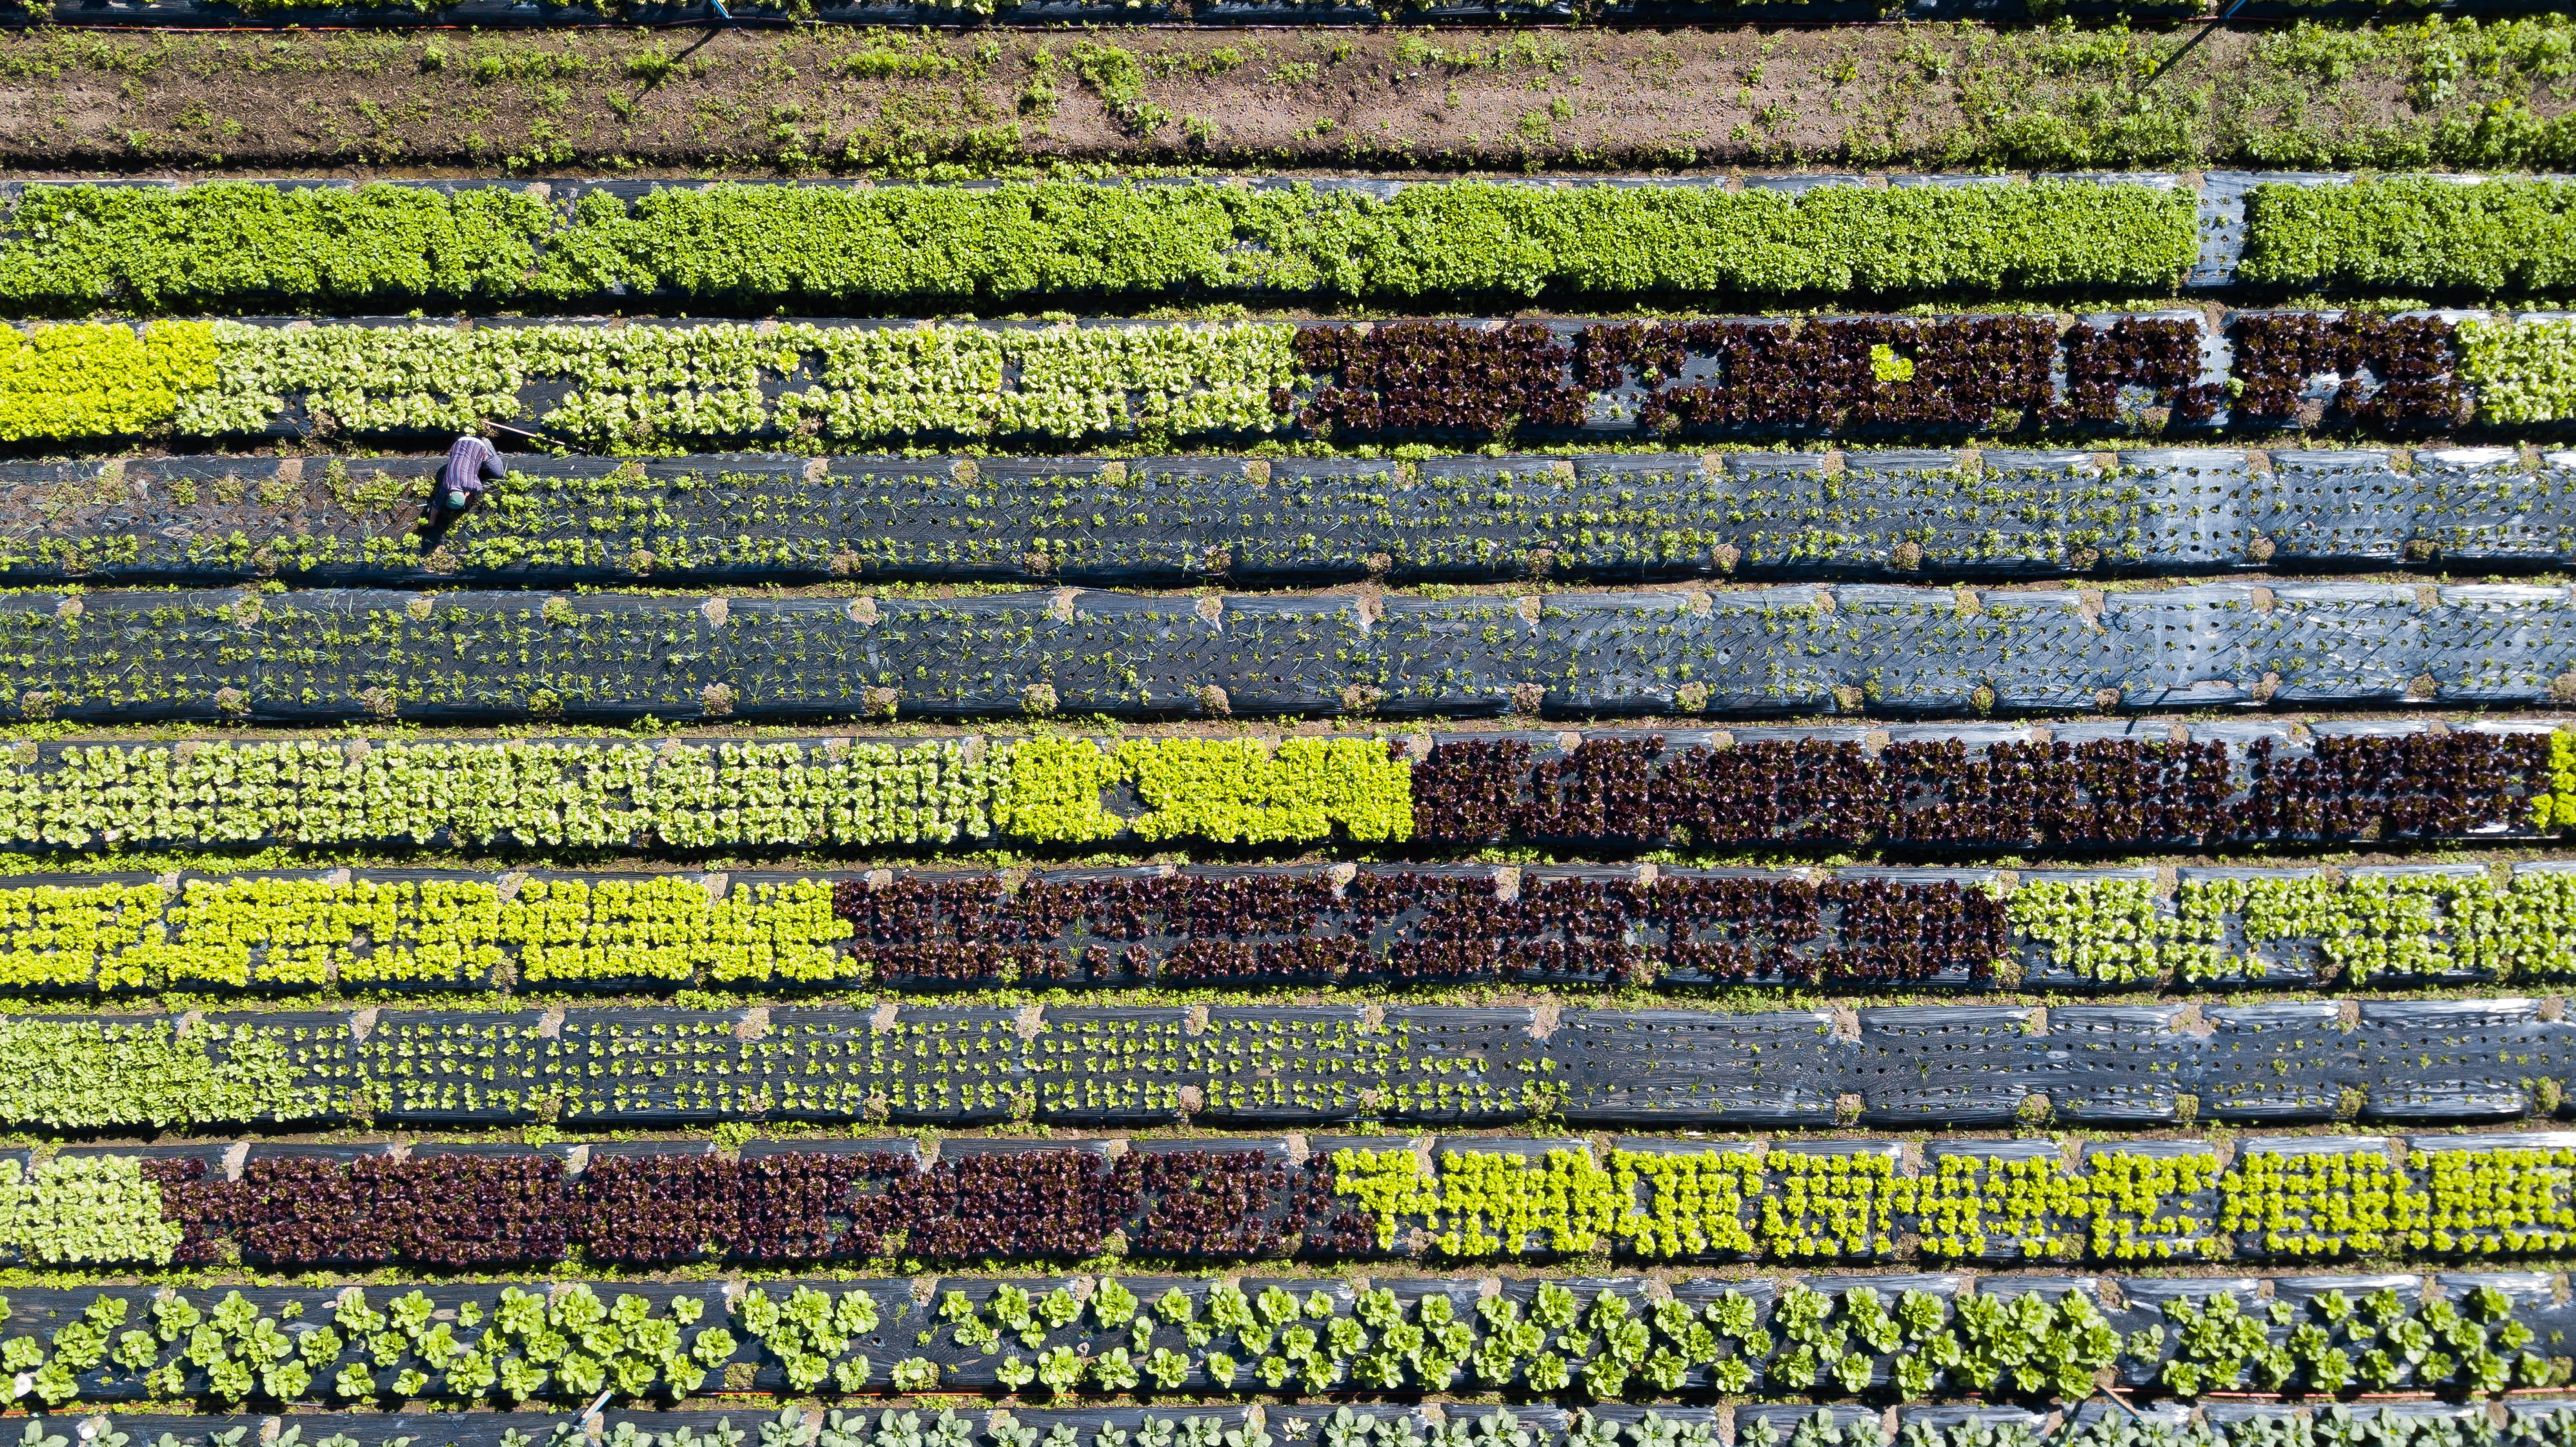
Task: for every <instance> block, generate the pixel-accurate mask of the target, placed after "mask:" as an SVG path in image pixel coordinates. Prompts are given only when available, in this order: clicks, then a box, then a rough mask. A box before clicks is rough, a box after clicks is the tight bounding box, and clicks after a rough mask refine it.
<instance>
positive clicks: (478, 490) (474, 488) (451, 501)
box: [432, 432, 510, 512]
mask: <svg viewBox="0 0 2576 1447" xmlns="http://www.w3.org/2000/svg"><path fill="white" fill-rule="evenodd" d="M509 475H510V474H509V473H508V472H507V471H506V470H505V469H504V468H503V467H502V466H501V458H500V456H499V454H497V453H495V452H493V450H492V444H491V443H489V442H486V441H484V440H483V439H482V438H480V437H477V436H475V435H474V434H472V433H470V432H469V433H467V434H465V435H464V436H462V437H459V438H457V439H456V445H455V446H453V447H450V448H448V449H447V465H446V466H444V467H441V468H440V469H439V470H438V491H439V495H438V496H436V497H434V498H433V499H432V501H433V502H444V503H446V504H447V506H448V508H449V510H450V511H453V512H463V511H465V509H467V508H469V507H471V506H473V505H474V499H476V498H478V497H480V496H482V495H483V489H485V488H487V487H489V486H491V485H492V483H495V482H499V481H500V480H501V479H502V478H505V477H507V476H509ZM487 479H488V480H487Z"/></svg>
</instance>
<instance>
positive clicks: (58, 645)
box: [0, 583, 2576, 721]
mask: <svg viewBox="0 0 2576 1447" xmlns="http://www.w3.org/2000/svg"><path fill="white" fill-rule="evenodd" d="M0 635H5V637H6V639H7V642H6V643H5V645H0V696H5V698H6V700H7V701H8V704H9V706H10V707H9V711H10V712H11V713H13V714H14V715H15V716H17V717H21V718H64V719H88V720H100V721H107V720H138V721H139V720H157V719H192V718H200V719H210V718H223V717H256V718H269V719H281V720H325V719H362V718H367V717H371V716H372V717H393V716H401V717H413V718H425V719H426V718H459V719H464V718H515V717H543V716H546V715H548V714H560V715H562V716H565V717H590V718H631V717H635V716H639V715H647V714H649V715H652V716H655V717H658V718H675V717H676V718H688V717H711V716H726V715H736V716H743V717H798V716H816V715H835V714H838V715H853V714H858V713H860V712H862V711H869V712H885V711H898V712H901V713H903V714H907V715H919V716H930V717H942V716H945V717H975V716H992V715H1019V714H1022V713H1026V712H1045V711H1051V710H1054V709H1061V710H1063V711H1065V712H1068V713H1077V714H1079V713H1101V714H1116V715H1129V716H1134V715H1168V714H1193V713H1200V712H1205V711H1221V712H1232V713H1244V714H1325V713H1338V712H1345V711H1363V712H1364V711H1368V710H1371V709H1374V710H1375V711H1378V712H1381V713H1385V714H1425V713H1444V714H1492V713H1501V712H1504V711H1506V710H1510V709H1514V708H1519V709H1522V710H1524V711H1538V710H1539V709H1545V710H1547V711H1551V712H1564V711H1575V712H1624V713H1676V714H1691V713H1709V714H1743V713H1754V714H1759V713H1773V714H1779V713H1817V712H1833V711H1835V710H1837V709H1843V710H1850V711H1862V710H1866V711H1870V712H1886V713H1897V714H1902V713H1916V712H1922V713H1942V712H1968V711H1983V710H2001V711H2006V712H2022V711H2041V710H2091V709H2097V708H2114V707H2127V708H2190V707H2206V706H2210V705H2218V704H2241V703H2256V702H2269V703H2274V704H2293V703H2319V704H2340V705H2356V704H2369V703H2398V702H2406V701H2412V702H2419V703H2420V702H2424V701H2428V700H2435V699H2438V700H2440V701H2442V702H2445V703H2452V704H2461V703H2469V704H2493V705H2531V704H2540V703H2545V702H2547V701H2549V700H2551V699H2553V698H2558V697H2562V696H2566V695H2568V694H2570V693H2576V602H2571V599H2570V594H2569V590H2568V589H2567V588H2565V587H2563V586H2558V587H2539V586H2527V585H2517V584H2473V585H2446V586H2440V587H2434V586H2429V585H2426V586H2413V585H2404V584H2375V583H2302V584H2289V583H2284V584H2279V585H2276V586H2274V587H2271V588H2268V589H2258V588H2254V587H2251V586H2247V585H2241V584H2208V585H2201V586H2196V587H2182V588H2170V589H2164V590H2160V591H2155V592H2134V593H2113V594H2110V595H2109V596H2107V597H2105V596H2101V595H2093V594H2086V593H2079V592H2073V591H2061V592H2027V593H2015V592H1999V591H1986V592H1982V593H1979V592H1971V591H1967V590H1951V589H1945V588H1901V587H1890V586H1880V585H1869V584H1845V585H1837V586H1832V587H1778V588H1765V589H1740V590H1720V591H1708V592H1700V591H1655V592H1592V593H1585V592H1569V593H1556V594H1548V595H1544V596H1540V595H1528V596H1522V597H1504V596H1462V597H1451V598H1427V597H1410V596H1388V597H1384V598H1379V599H1373V598H1367V597H1360V596H1351V595H1277V594H1248V595H1246V594H1234V595H1226V596H1223V597H1209V596H1201V597H1188V596H1172V595H1144V594H1130V593H1113V592H1101V591H1093V590H1082V589H1060V590H1056V591H1053V592H1028V593H1020V594H1011V595H1000V596H985V597H967V598H947V599H913V598H875V597H860V598H854V599H853V598H838V597H806V598H762V597H748V598H736V599H694V600H693V599H687V598H668V597H648V596H632V595H614V594H589V595H582V596H576V597H541V596H537V595H534V594H529V593H492V592H458V593H446V594H439V595H435V596H432V595H426V594H405V593H395V592H368V591H338V590H312V591H306V592H291V593H284V594H274V595H264V594H260V593H256V592H234V591H196V592H172V593H131V592H97V593H86V594H80V595H71V594H53V593H21V594H15V595H12V596H10V597H8V598H7V599H6V600H5V601H0ZM1040 700H1043V702H1040Z"/></svg>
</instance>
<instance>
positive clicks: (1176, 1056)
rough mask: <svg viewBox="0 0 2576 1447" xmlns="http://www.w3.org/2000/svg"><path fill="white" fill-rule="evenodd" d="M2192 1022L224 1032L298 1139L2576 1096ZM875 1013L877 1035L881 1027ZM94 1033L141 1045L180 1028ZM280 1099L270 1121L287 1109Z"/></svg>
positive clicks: (2486, 1051) (1346, 1019)
mask: <svg viewBox="0 0 2576 1447" xmlns="http://www.w3.org/2000/svg"><path fill="white" fill-rule="evenodd" d="M2185 1008H2186V1007H2184V1006H2180V1005H2171V1006H2145V1007H2140V1006H2061V1007H2058V1008H2054V1009H2051V1010H2049V1011H2047V1012H2046V1017H2045V1019H2046V1029H2044V1030H2034V1029H2033V1028H2032V1026H2033V1022H2034V1021H2035V1020H2037V1019H2038V1018H2039V1017H2038V1016H2037V1015H2036V1014H2035V1013H2034V1012H2033V1011H2032V1010H2030V1009H2027V1008H2023V1007H2014V1006H1995V1007H1935V1008H1924V1007H1890V1008H1864V1009H1862V1010H1861V1011H1860V1012H1859V1016H1858V1018H1859V1030H1858V1034H1857V1036H1856V1037H1854V1036H1846V1035H1844V1034H1842V1033H1839V1032H1838V1031H1837V1030H1836V1028H1835V1025H1834V1017H1833V1015H1832V1013H1831V1012H1828V1011H1784V1012H1776V1013H1767V1014H1742V1015H1736V1014H1715V1013H1701V1012H1692V1011H1679V1010H1569V1011H1566V1012H1564V1013H1563V1014H1562V1015H1561V1016H1560V1017H1558V1018H1557V1019H1556V1021H1555V1023H1554V1025H1553V1028H1552V1029H1550V1030H1548V1031H1547V1032H1546V1033H1545V1034H1544V1035H1542V1034H1541V1033H1540V1030H1539V1015H1538V1013H1537V1011H1536V1010H1535V1009H1533V1008H1528V1007H1504V1006H1492V1007H1444V1006H1387V1007H1384V1008H1383V1009H1382V1010H1380V1011H1379V1012H1378V1018H1376V1019H1375V1020H1374V1021H1372V1019H1371V1018H1370V1012H1369V1011H1368V1010H1366V1009H1363V1008H1362V1007H1359V1006H1232V1005H1225V1006H1210V1007H1207V1008H1206V1011H1205V1020H1204V1023H1203V1024H1202V1025H1200V1026H1199V1027H1198V1028H1196V1029H1193V1028H1191V1014H1192V1012H1191V1011H1190V1010H1189V1009H1186V1008H1181V1007H1087V1006H1052V1007H1048V1008H1047V1009H1045V1010H1044V1011H1043V1012H1041V1013H1040V1014H1039V1015H1038V1016H1037V1017H1036V1022H1035V1026H1034V1029H1032V1028H1030V1025H1029V1021H1028V1018H1027V1017H1026V1016H1024V1015H1023V1014H1022V1013H1021V1012H1019V1011H1014V1010H1009V1009H996V1008H980V1007H940V1006H922V1005H901V1006H894V1007H880V1008H879V1009H877V1010H873V1011H871V1010H860V1009H851V1008H847V1007H837V1006H813V1007H784V1006H782V1007H771V1008H768V1009H765V1010H764V1011H762V1016H763V1018H764V1019H765V1024H761V1023H757V1022H755V1021H754V1020H753V1018H752V1017H751V1016H750V1015H749V1014H748V1012H746V1011H742V1010H735V1011H702V1010H683V1009H668V1008H640V1009H636V1008H630V1009H601V1010H593V1009H580V1008H576V1009H572V1010H568V1011H566V1012H565V1013H564V1015H563V1017H562V1022H561V1028H560V1030H559V1031H558V1032H555V1033H549V1032H548V1029H547V1027H546V1025H545V1023H544V1019H543V1017H542V1015H541V1013H539V1012H520V1013H517V1014H508V1013H501V1014H494V1013H485V1012H414V1011H402V1010H383V1011H380V1012H378V1013H376V1014H375V1016H374V1018H373V1020H372V1022H371V1023H370V1024H369V1025H368V1028H366V1029H365V1031H364V1032H363V1034H362V1033H361V1032H360V1031H359V1030H357V1029H355V1028H353V1020H352V1017H351V1016H349V1015H347V1014H345V1013H342V1014H332V1013H319V1012H315V1013H288V1014H275V1013H265V1014H264V1013H254V1012H217V1013H213V1014H209V1015H207V1016H205V1017H204V1023H203V1026H201V1027H200V1028H205V1027H223V1028H222V1030H220V1031H219V1032H218V1035H219V1036H221V1037H224V1038H221V1039H219V1040H218V1042H217V1044H218V1048H219V1049H221V1048H224V1046H225V1044H226V1042H227V1041H230V1042H233V1043H237V1042H239V1041H240V1040H241V1039H243V1038H244V1037H245V1036H246V1035H256V1036H263V1037H267V1038H268V1039H270V1040H273V1041H275V1042H276V1043H277V1045H278V1047H279V1048H280V1049H281V1050H282V1052H283V1053H284V1055H285V1057H286V1058H287V1060H288V1061H289V1062H290V1064H291V1068H292V1071H293V1073H294V1080H295V1085H296V1090H297V1092H298V1093H297V1094H296V1095H295V1096H294V1097H292V1098H293V1100H294V1101H295V1102H297V1103H296V1104H294V1105H292V1106H289V1107H285V1108H286V1109H288V1110H290V1112H292V1113H294V1114H295V1118H293V1119H279V1120H273V1121H265V1122H260V1123H265V1124H275V1125H280V1126H298V1125H310V1124H317V1123H330V1122H341V1121H356V1120H367V1119H373V1120H375V1121H378V1122H380V1123H385V1124H421V1125H433V1124H434V1125H469V1124H470V1125H506V1124H513V1123H522V1122H527V1121H532V1120H536V1119H538V1118H540V1117H544V1116H559V1118H560V1119H562V1120H563V1121H564V1122H566V1123H568V1124H579V1125H587V1126H609V1127H633V1126H652V1125H678V1124H686V1123H696V1122H714V1121H726V1120H771V1121H800V1120H801V1121H818V1122H849V1121H859V1120H867V1119H876V1118H884V1119H891V1120H896V1121H905V1122H918V1123H926V1124H937V1125H953V1126H971V1125H981V1124H991V1123H995V1122H1000V1121H1004V1120H1008V1119H1010V1118H1012V1117H1013V1116H1014V1114H1016V1113H1017V1112H1018V1111H1019V1110H1020V1108H1021V1107H1022V1105H1023V1102H1022V1100H1021V1099H1020V1097H1021V1096H1022V1095H1023V1094H1026V1095H1028V1096H1030V1097H1032V1099H1033V1102H1034V1110H1035V1113H1036V1118H1037V1119H1039V1120H1041V1121H1047V1122H1052V1123H1057V1124H1065V1125H1092V1126H1116V1125H1155V1124H1167V1123H1180V1122H1183V1121H1193V1122H1196V1123H1199V1124H1202V1125H1213V1126H1226V1127H1235V1128H1244V1129H1252V1128H1259V1127H1264V1126H1274V1125H1275V1126H1286V1125H1329V1124H1333V1123H1337V1122H1345V1121H1355V1120H1364V1119H1365V1120H1383V1121H1389V1122H1408V1123H1424V1124H1446V1125H1501V1124H1508V1123H1513V1122H1518V1121H1525V1120H1530V1119H1534V1118H1540V1117H1545V1116H1550V1115H1555V1116H1560V1117H1561V1118H1563V1119H1565V1120H1567V1121H1571V1122H1575V1123H1580V1124H1591V1125H1626V1126H1638V1127H1682V1126H1708V1125H1737V1126H1781V1127H1799V1126H1807V1127H1813V1126H1830V1125H1832V1124H1833V1123H1834V1121H1835V1117H1836V1111H1837V1107H1838V1104H1839V1103H1840V1099H1841V1097H1843V1096H1845V1095H1852V1096H1857V1097H1858V1098H1859V1100H1860V1119H1861V1121H1862V1122H1864V1123H1866V1124H1875V1125H1885V1126H1898V1127H1913V1128H1940V1127H1944V1126H1961V1127H1968V1126H1975V1127H1994V1126H2010V1125H2012V1124H2013V1123H2014V1121H2015V1120H2016V1119H2017V1118H2018V1117H2019V1113H2020V1111H2021V1110H2022V1108H2023V1106H2024V1104H2025V1102H2026V1101H2027V1099H2028V1098H2029V1097H2032V1096H2045V1097H2046V1098H2047V1099H2048V1101H2049V1102H2050V1103H2051V1106H2052V1108H2053V1109H2054V1110H2055V1111H2057V1112H2058V1113H2060V1114H2061V1115H2062V1116H2064V1117H2065V1118H2067V1119H2071V1120H2078V1121H2098V1122H2102V1123H2104V1124H2117V1125H2130V1126H2152V1125H2160V1124H2170V1123H2172V1122H2174V1121H2177V1120H2179V1119H2181V1118H2182V1102H2181V1099H2180V1098H2181V1097H2182V1096H2184V1095H2190V1096H2193V1097H2194V1098H2195V1100H2196V1109H2197V1116H2198V1118H2200V1119H2204V1120H2218V1121H2228V1122H2276V1123H2277V1122H2302V1121H2327V1120H2332V1119H2334V1118H2336V1117H2337V1115H2338V1114H2339V1113H2341V1112H2343V1111H2344V1110H2345V1109H2346V1107H2347V1103H2348V1097H2350V1098H2355V1099H2358V1101H2359V1112H2360V1115H2361V1117H2362V1118H2364V1119H2368V1120H2375V1121H2398V1122H2404V1121H2478V1120H2512V1119H2517V1118H2522V1117H2526V1116H2529V1115H2531V1114H2533V1113H2534V1112H2535V1111H2537V1110H2539V1109H2540V1108H2541V1106H2540V1102H2541V1101H2542V1100H2543V1099H2544V1098H2549V1099H2554V1098H2556V1095H2555V1093H2553V1092H2551V1091H2544V1090H2543V1089H2542V1088H2541V1087H2542V1085H2543V1083H2544V1082H2557V1083H2558V1089H2559V1090H2560V1091H2563V1090H2564V1087H2565V1086H2566V1085H2567V1084H2568V1083H2569V1082H2570V1081H2571V1079H2576V1025H2571V1024H2568V1023H2565V1022H2561V1021H2555V1020H2546V1019H2543V1018H2542V1017H2541V1009H2542V1002H2541V1001H2539V1000H2537V999H2527V998H2523V999H2488V1000H2466V1001H2424V1002H2418V1001H2388V1000H2372V1001H2364V1002H2362V1003H2361V1005H2360V1007H2359V1010H2360V1014H2359V1019H2358V1022H2357V1023H2356V1024H2355V1025H2354V1026H2353V1027H2351V1028H2350V1029H2348V1030H2347V1029H2346V1028H2345V1027H2344V1026H2343V1025H2342V1024H2341V1023H2340V1021H2339V1017H2338V1012H2339V1011H2340V1010H2342V1008H2343V1007H2342V1006H2341V1005H2339V1004H2337V1003H2336V1002H2333V1001H2322V1002H2313V1003H2290V1004H2259V1005H2230V1006H2209V1007H2205V1008H2204V1009H2203V1010H2202V1011H2201V1016H2202V1019H2203V1021H2204V1022H2205V1024H2206V1025H2207V1026H2208V1027H2209V1028H2208V1029H2207V1031H2206V1032H2205V1033H2204V1032H2201V1031H2195V1030H2191V1029H2186V1028H2183V1022H2182V1014H2183V1011H2184V1009H2185ZM889 1010H890V1011H891V1013H890V1014H889V1013H888V1012H889ZM48 1018H56V1019H70V1018H100V1019H108V1018H113V1019H114V1020H115V1021H116V1022H117V1023H120V1024H124V1025H129V1026H138V1027H142V1028H143V1029H145V1030H146V1031H147V1032H148V1033H152V1034H159V1033H161V1032H163V1031H166V1030H169V1029H172V1028H175V1027H176V1025H177V1023H178V1021H177V1018H176V1017H172V1016H121V1017H61V1016H57V1017H48ZM281 1098H283V1097H281Z"/></svg>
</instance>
